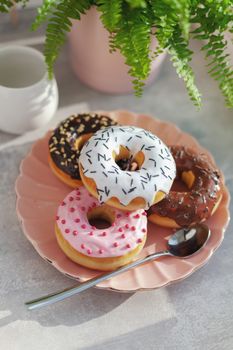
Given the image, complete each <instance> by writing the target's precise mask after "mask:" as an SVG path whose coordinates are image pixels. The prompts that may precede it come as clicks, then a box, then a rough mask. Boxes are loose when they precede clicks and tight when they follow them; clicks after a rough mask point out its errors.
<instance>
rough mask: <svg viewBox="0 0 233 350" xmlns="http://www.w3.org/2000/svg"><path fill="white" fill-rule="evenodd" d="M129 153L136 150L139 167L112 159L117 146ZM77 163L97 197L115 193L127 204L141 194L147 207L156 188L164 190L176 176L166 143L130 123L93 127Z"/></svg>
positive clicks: (165, 190)
mask: <svg viewBox="0 0 233 350" xmlns="http://www.w3.org/2000/svg"><path fill="white" fill-rule="evenodd" d="M121 145H122V146H125V147H127V148H128V149H129V150H130V152H131V154H132V155H135V154H136V153H138V152H139V151H142V152H143V153H144V157H145V160H144V162H143V164H142V166H141V169H140V170H136V171H133V172H130V171H124V170H122V169H121V168H120V167H119V166H118V165H117V164H116V163H115V161H114V159H113V156H112V154H113V151H114V152H115V153H116V154H119V150H120V146H121ZM79 161H80V164H81V166H82V167H83V173H84V175H85V176H86V177H89V178H92V179H93V180H94V181H95V183H96V187H97V192H98V196H99V198H98V199H99V201H100V202H101V203H102V202H106V201H107V200H108V199H110V198H111V197H117V198H118V199H119V201H120V203H121V204H123V205H124V206H127V205H128V204H129V203H130V202H131V201H132V200H133V199H134V198H135V197H139V196H140V197H142V198H144V199H145V201H146V207H145V209H148V208H149V207H150V206H151V205H152V204H153V200H154V196H155V194H156V193H158V192H159V191H162V192H164V193H166V194H167V193H168V192H169V191H170V188H171V186H172V183H173V180H174V178H175V176H176V165H175V161H174V159H173V157H172V155H171V153H170V151H169V149H168V147H167V146H166V145H165V144H164V143H163V142H162V141H161V140H160V139H159V138H158V137H157V136H155V135H153V134H152V133H150V132H149V131H146V130H144V129H141V128H136V127H132V126H121V127H119V126H113V127H108V128H106V129H104V130H99V131H97V132H96V133H95V134H94V135H93V136H92V137H91V138H90V139H89V140H88V142H87V143H86V144H85V145H84V146H83V149H82V151H81V155H80V159H79Z"/></svg>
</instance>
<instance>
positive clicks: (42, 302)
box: [25, 250, 171, 310]
mask: <svg viewBox="0 0 233 350" xmlns="http://www.w3.org/2000/svg"><path fill="white" fill-rule="evenodd" d="M170 255H171V253H170V252H169V251H168V250H164V251H162V252H158V253H153V254H150V255H147V256H146V257H145V258H143V259H140V260H136V261H133V262H131V263H129V264H127V265H125V266H122V267H120V268H119V269H117V270H114V271H110V272H107V273H104V274H102V275H100V276H97V277H95V278H92V279H90V280H89V281H87V282H83V283H82V284H80V285H78V286H74V287H71V288H67V289H64V290H62V291H60V292H55V293H52V294H49V295H46V296H43V297H40V298H37V299H34V300H31V301H28V302H26V303H25V305H27V307H28V310H33V309H37V308H40V307H43V306H47V305H50V304H53V303H56V302H57V301H61V300H64V299H66V298H69V297H71V296H72V295H75V294H78V293H80V292H83V291H84V290H86V289H89V288H91V287H94V286H95V285H96V284H98V283H100V282H103V281H105V280H107V279H109V278H111V277H114V276H117V275H119V274H121V273H122V272H126V271H128V270H130V269H132V268H133V267H136V266H139V265H142V264H144V263H146V262H149V261H151V260H154V259H157V258H159V257H161V256H170Z"/></svg>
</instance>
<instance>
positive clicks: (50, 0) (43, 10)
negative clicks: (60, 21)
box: [32, 0, 57, 30]
mask: <svg viewBox="0 0 233 350" xmlns="http://www.w3.org/2000/svg"><path fill="white" fill-rule="evenodd" d="M56 4H57V0H44V1H43V4H42V5H41V6H40V7H38V9H37V16H36V18H35V20H34V22H33V24H32V30H36V29H37V28H38V27H39V26H40V25H41V24H42V23H43V22H45V21H46V20H47V18H48V16H49V15H50V14H51V13H52V10H53V9H54V7H55V6H56Z"/></svg>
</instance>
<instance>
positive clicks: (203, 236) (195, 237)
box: [168, 224, 210, 258]
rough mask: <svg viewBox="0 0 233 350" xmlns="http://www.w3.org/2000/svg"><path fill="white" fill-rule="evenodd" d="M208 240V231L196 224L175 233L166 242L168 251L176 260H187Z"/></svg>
mask: <svg viewBox="0 0 233 350" xmlns="http://www.w3.org/2000/svg"><path fill="white" fill-rule="evenodd" d="M209 238H210V229H209V228H208V226H206V225H204V224H196V225H193V226H191V227H189V228H182V229H180V230H178V231H176V233H175V234H173V235H172V236H171V237H170V238H169V240H168V251H169V253H170V254H171V255H173V256H175V257H178V258H189V257H190V256H192V255H194V254H196V253H197V252H198V251H199V250H200V249H201V248H203V247H204V245H205V244H206V243H207V241H208V239H209Z"/></svg>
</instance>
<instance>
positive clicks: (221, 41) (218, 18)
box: [192, 1, 233, 107]
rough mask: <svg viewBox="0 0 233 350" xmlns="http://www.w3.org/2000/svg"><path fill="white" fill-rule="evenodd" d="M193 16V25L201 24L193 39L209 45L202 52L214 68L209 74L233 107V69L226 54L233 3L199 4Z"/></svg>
mask: <svg viewBox="0 0 233 350" xmlns="http://www.w3.org/2000/svg"><path fill="white" fill-rule="evenodd" d="M231 5H233V2H232V4H231ZM193 12H194V16H193V18H192V22H193V23H196V24H198V27H197V28H196V29H195V30H194V31H193V32H192V33H193V36H194V38H195V39H198V40H205V41H206V43H205V45H203V46H202V50H203V51H205V55H206V59H207V60H208V67H210V68H211V69H210V70H209V74H210V75H211V76H212V77H213V78H214V79H215V80H216V81H217V82H218V84H219V88H220V90H221V91H222V94H223V96H224V97H225V101H226V105H227V106H228V107H233V77H232V75H233V68H232V67H231V66H230V63H229V59H228V56H229V55H228V54H226V49H227V41H226V40H225V38H224V33H225V32H226V31H231V30H232V26H233V7H232V6H229V1H221V2H220V1H213V2H208V3H207V1H206V2H204V4H203V3H202V4H201V2H200V3H199V2H198V1H197V2H196V6H195V8H194V9H193Z"/></svg>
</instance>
